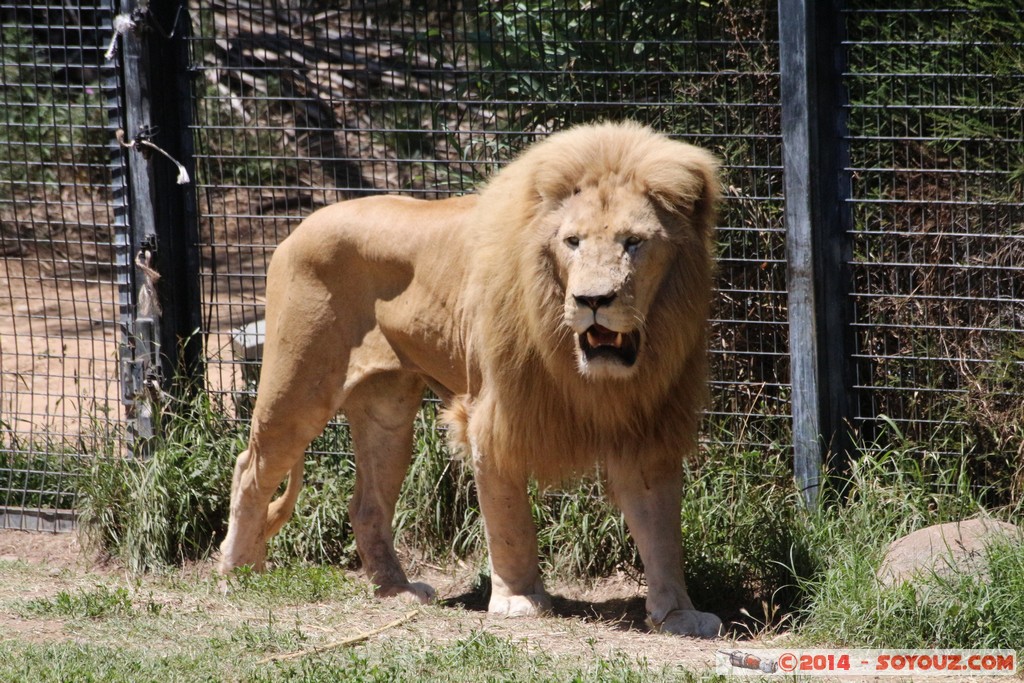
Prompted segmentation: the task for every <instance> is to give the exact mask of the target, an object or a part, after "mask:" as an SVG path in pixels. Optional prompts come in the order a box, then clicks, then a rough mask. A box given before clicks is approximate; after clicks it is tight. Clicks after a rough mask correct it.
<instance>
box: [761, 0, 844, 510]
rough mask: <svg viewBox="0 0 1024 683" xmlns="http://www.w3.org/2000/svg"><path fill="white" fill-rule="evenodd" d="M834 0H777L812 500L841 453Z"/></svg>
mask: <svg viewBox="0 0 1024 683" xmlns="http://www.w3.org/2000/svg"><path fill="white" fill-rule="evenodd" d="M843 21H844V18H843V16H842V13H841V11H840V0H779V43H780V46H779V47H780V65H781V88H782V149H783V163H784V169H785V170H784V180H785V193H786V194H785V196H786V209H785V219H786V242H787V246H786V249H787V260H788V279H789V324H790V354H791V359H792V360H791V368H792V370H791V372H792V375H791V382H792V387H793V444H794V475H795V477H796V481H797V486H798V487H799V489H800V491H801V492H802V495H803V498H804V501H805V502H806V504H807V505H808V506H809V507H811V508H813V507H814V506H816V505H817V502H818V496H819V493H820V484H821V481H820V476H821V472H822V464H823V461H824V465H825V469H826V471H835V469H837V468H838V467H839V466H840V463H841V462H843V461H844V460H845V458H847V457H849V455H850V451H851V448H852V440H851V435H850V430H849V419H850V406H851V399H850V387H851V384H852V382H851V376H852V373H851V363H852V349H853V329H852V327H851V322H852V308H851V300H850V289H851V285H850V282H851V276H850V262H851V259H852V243H851V239H850V235H851V233H850V227H851V221H852V218H851V215H850V207H849V202H848V199H849V197H850V179H849V176H848V173H847V171H846V169H847V167H848V166H849V164H848V156H849V155H848V141H847V136H846V132H845V115H844V104H845V102H844V100H845V98H844V94H843V87H842V83H843V81H842V74H843V52H842V35H843V32H844V27H843Z"/></svg>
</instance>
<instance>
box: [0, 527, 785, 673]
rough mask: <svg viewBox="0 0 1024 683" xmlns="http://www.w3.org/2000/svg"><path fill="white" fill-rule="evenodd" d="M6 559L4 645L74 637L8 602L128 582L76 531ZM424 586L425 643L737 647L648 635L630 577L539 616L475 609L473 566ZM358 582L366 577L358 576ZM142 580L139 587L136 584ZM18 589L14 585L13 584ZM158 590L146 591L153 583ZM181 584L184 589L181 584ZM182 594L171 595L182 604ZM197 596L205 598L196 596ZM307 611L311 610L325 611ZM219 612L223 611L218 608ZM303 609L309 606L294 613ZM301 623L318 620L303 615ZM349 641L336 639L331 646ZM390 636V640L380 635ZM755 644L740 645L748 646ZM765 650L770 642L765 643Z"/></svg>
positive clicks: (12, 551) (376, 617) (561, 651)
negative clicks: (93, 555)
mask: <svg viewBox="0 0 1024 683" xmlns="http://www.w3.org/2000/svg"><path fill="white" fill-rule="evenodd" d="M0 562H20V563H23V564H24V565H28V568H27V571H23V572H20V573H17V574H15V575H14V576H15V577H19V576H20V577H24V578H23V580H21V581H11V580H8V581H5V582H4V583H3V585H0V633H2V634H4V635H3V636H2V638H3V639H7V638H11V637H14V638H17V639H19V640H22V639H28V640H31V641H44V642H48V641H53V640H61V639H70V638H72V637H73V636H72V635H71V634H68V633H66V632H65V631H64V630H63V629H62V625H61V623H60V622H59V621H52V622H48V621H46V620H39V619H32V620H27V619H25V618H23V617H22V616H19V615H18V614H16V613H15V612H12V611H11V610H10V609H7V608H6V606H5V605H6V604H8V603H9V602H10V601H11V600H26V599H32V598H37V597H52V596H53V595H56V594H57V593H58V592H59V591H62V590H69V589H72V590H73V589H74V588H76V587H95V586H96V585H98V584H103V583H107V582H115V583H116V582H122V581H124V580H125V578H126V575H125V572H124V571H123V569H122V568H121V567H119V566H117V565H116V564H100V563H98V562H96V561H94V560H92V559H90V557H89V556H88V554H87V553H86V552H84V551H83V549H82V547H81V545H80V543H79V539H78V538H77V536H76V535H75V534H44V533H30V532H23V531H13V530H0ZM181 571H182V572H183V574H186V575H187V576H192V577H194V578H197V577H207V578H209V577H210V576H211V574H212V566H211V565H210V564H208V563H207V564H204V565H200V566H195V567H189V568H186V569H183V570H181ZM418 573H419V576H418V577H417V578H418V579H420V580H426V581H428V582H432V583H433V584H434V586H435V587H436V588H437V592H438V596H439V598H440V600H441V604H442V605H443V606H442V607H438V608H431V609H430V610H429V611H426V612H424V613H423V614H421V615H419V617H418V618H416V619H413V620H410V621H408V622H407V623H404V624H403V625H402V627H401V628H402V629H403V631H404V632H405V633H407V634H409V635H415V636H419V637H420V638H422V639H424V640H427V641H437V642H439V643H445V642H449V641H453V640H456V639H458V638H461V637H465V635H466V633H467V632H470V631H473V630H474V629H476V630H479V629H484V630H486V631H487V632H489V633H491V634H492V635H494V636H496V637H499V638H514V639H516V640H522V641H524V642H525V643H527V644H528V646H529V647H541V646H542V647H543V649H544V651H545V652H546V653H547V654H550V655H555V656H557V655H571V654H573V653H579V652H595V653H598V654H601V655H604V656H615V655H619V654H625V655H627V656H629V657H630V658H633V659H643V660H646V661H647V662H648V663H649V664H650V665H651V666H654V667H661V666H663V665H670V666H682V667H685V668H686V669H688V670H690V671H695V672H700V671H705V670H709V669H710V670H713V669H714V666H715V652H716V651H718V650H723V649H725V650H728V649H734V648H735V647H736V646H737V643H736V641H733V640H729V639H719V640H700V639H695V638H683V637H676V636H669V635H659V634H652V633H647V632H645V631H643V630H641V628H642V627H640V625H639V623H640V620H641V619H642V614H643V598H642V593H641V590H640V587H639V586H637V585H636V583H635V582H631V581H629V580H627V579H624V578H612V579H608V580H605V581H601V582H599V583H596V584H594V585H590V586H567V585H559V586H554V587H553V591H554V592H555V593H556V594H558V595H560V597H558V598H556V600H555V615H554V616H549V617H544V618H537V619H497V618H490V617H488V616H487V614H486V612H485V606H483V605H481V604H475V603H477V602H479V599H478V598H473V597H471V595H472V591H471V582H472V574H473V572H472V571H471V570H470V568H462V569H460V568H455V569H454V570H452V571H447V570H443V569H441V568H437V567H424V566H422V565H420V567H419V572H418ZM360 580H362V579H361V578H360ZM140 581H141V583H138V582H140ZM132 582H134V583H135V585H136V588H135V590H136V592H141V593H145V592H146V591H149V594H150V595H151V596H154V595H155V596H157V597H156V598H155V599H160V597H159V596H160V595H161V593H160V591H161V590H162V589H161V588H160V587H159V585H158V584H159V582H158V580H157V579H156V578H149V577H142V578H141V579H140V578H138V577H135V578H133V579H132ZM19 583H20V584H21V585H17V584H19ZM151 583H152V584H153V585H149V584H151ZM184 583H188V581H185V582H184ZM182 599H183V598H182V597H181V596H177V597H174V598H167V600H169V601H170V602H174V601H180V600H182ZM196 599H197V600H198V599H201V597H200V596H198V595H197V596H196ZM353 607H355V608H356V609H358V611H359V612H361V613H359V614H353V617H352V622H353V627H352V628H353V632H355V633H359V632H361V631H365V630H366V629H367V625H368V624H384V623H386V622H388V621H390V620H391V619H393V618H394V615H395V614H399V613H401V612H403V611H405V610H407V609H408V605H399V604H397V603H396V601H388V600H385V601H376V600H368V601H362V602H361V603H358V604H355V605H353ZM322 608H323V606H322V605H320V606H317V605H310V606H309V607H308V610H310V611H313V610H315V609H322ZM212 609H213V610H214V611H216V609H217V608H215V607H214V608H212ZM295 609H296V610H297V611H305V610H306V608H305V607H296V608H295ZM215 618H223V619H225V620H234V619H238V618H239V615H238V614H237V610H229V609H225V610H223V614H221V615H219V616H218V617H215ZM303 621H304V623H310V624H313V623H315V619H314V618H312V617H311V616H309V615H307V617H306V618H303ZM346 635H348V634H345V633H339V634H333V637H334V638H335V639H337V638H340V637H344V636H346ZM382 637H386V636H382ZM752 645H753V643H752V642H749V641H747V642H743V643H742V646H745V647H750V646H752ZM759 646H760V647H766V646H767V644H765V643H759Z"/></svg>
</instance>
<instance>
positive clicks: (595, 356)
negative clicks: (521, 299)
mask: <svg viewBox="0 0 1024 683" xmlns="http://www.w3.org/2000/svg"><path fill="white" fill-rule="evenodd" d="M556 215H557V218H558V220H559V225H558V229H557V231H556V232H555V233H554V237H553V239H552V244H551V245H550V250H551V253H553V254H554V257H555V262H556V264H557V268H558V277H559V280H560V284H561V287H562V290H563V291H564V293H565V299H564V310H563V324H564V325H565V327H566V328H568V329H569V330H570V331H571V334H572V337H573V345H574V351H575V355H576V362H577V367H578V369H579V372H580V374H581V375H583V376H584V377H587V378H591V379H612V378H618V379H626V378H629V377H630V376H632V375H633V374H634V373H635V372H636V367H637V365H638V364H639V363H641V362H643V356H644V347H645V341H646V340H645V335H646V331H645V322H646V320H647V315H648V312H649V310H650V307H651V304H652V301H653V299H654V296H655V294H656V292H657V290H658V287H659V285H660V284H661V282H662V280H663V278H664V274H665V272H666V270H667V269H668V268H669V265H670V263H671V256H672V252H673V245H672V243H671V241H670V239H669V235H668V234H667V232H666V230H665V227H664V226H663V225H662V223H661V221H659V219H658V213H657V210H656V209H655V206H654V205H653V204H652V202H651V201H650V199H649V198H648V197H647V196H646V195H645V194H644V193H642V192H638V191H637V190H636V189H634V188H631V187H628V186H624V185H619V186H612V187H608V186H600V187H584V188H580V189H579V190H578V191H576V192H574V194H573V195H572V196H570V197H569V198H567V199H566V200H565V201H564V203H563V204H562V207H561V209H560V210H559V211H557V212H556Z"/></svg>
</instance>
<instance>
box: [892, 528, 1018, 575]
mask: <svg viewBox="0 0 1024 683" xmlns="http://www.w3.org/2000/svg"><path fill="white" fill-rule="evenodd" d="M1022 542H1024V529H1021V528H1020V527H1018V526H1016V525H1013V524H1008V523H1006V522H997V521H995V520H992V519H967V520H964V521H962V522H950V523H948V524H936V525H934V526H930V527H926V528H924V529H918V530H917V531H915V532H913V533H912V534H908V535H906V536H904V537H903V538H900V539H897V540H895V541H893V542H892V544H891V545H890V546H889V549H888V550H887V551H886V553H885V558H884V559H883V560H882V565H881V566H880V567H879V568H878V572H877V573H876V576H878V580H879V581H881V582H882V584H884V585H886V586H891V585H894V584H899V583H903V582H904V581H908V580H912V579H914V578H915V577H919V576H921V577H925V576H931V575H933V574H935V575H938V576H948V575H950V574H953V573H954V572H965V573H975V574H978V575H984V574H985V549H986V548H987V547H988V546H989V545H991V544H992V543H1022Z"/></svg>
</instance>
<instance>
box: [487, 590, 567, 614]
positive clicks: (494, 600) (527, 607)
mask: <svg viewBox="0 0 1024 683" xmlns="http://www.w3.org/2000/svg"><path fill="white" fill-rule="evenodd" d="M487 611H488V612H489V613H491V614H494V615H497V616H503V617H538V616H540V615H542V614H547V613H548V612H550V611H551V596H550V595H548V594H547V593H534V594H533V595H508V596H505V595H491V602H490V605H488V607H487Z"/></svg>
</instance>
